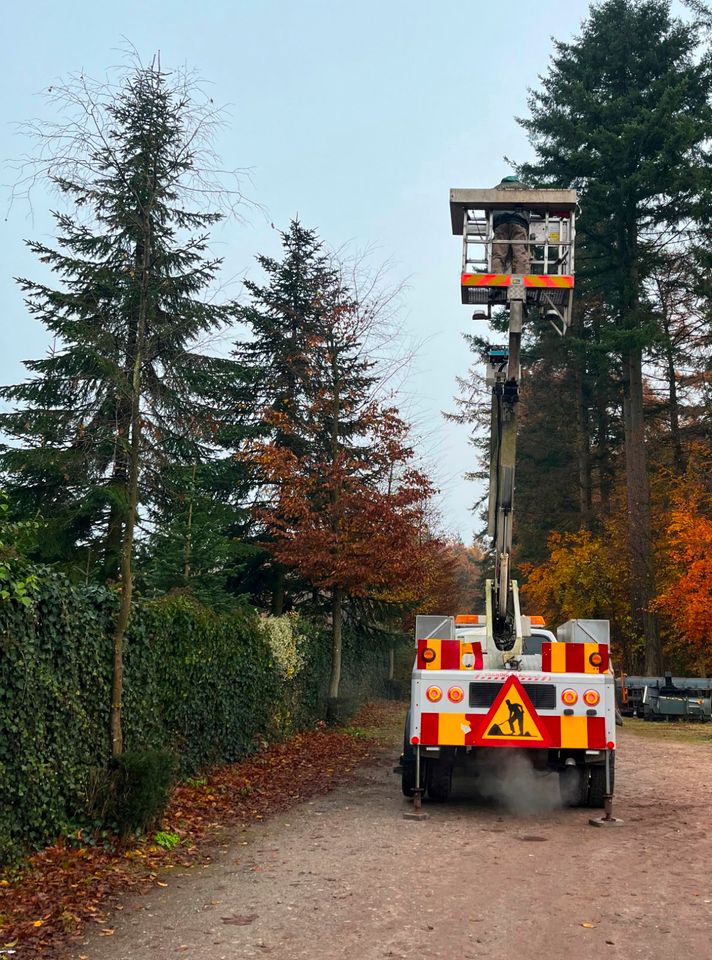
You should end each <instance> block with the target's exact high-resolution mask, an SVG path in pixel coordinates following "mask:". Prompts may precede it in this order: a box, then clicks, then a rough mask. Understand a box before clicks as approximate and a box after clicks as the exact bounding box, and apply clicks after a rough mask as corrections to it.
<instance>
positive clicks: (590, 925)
mask: <svg viewBox="0 0 712 960" xmlns="http://www.w3.org/2000/svg"><path fill="white" fill-rule="evenodd" d="M581 926H582V927H586V929H587V930H593V928H594V927H595V926H596V924H595V923H582V924H581Z"/></svg>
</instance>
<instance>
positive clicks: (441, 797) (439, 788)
mask: <svg viewBox="0 0 712 960" xmlns="http://www.w3.org/2000/svg"><path fill="white" fill-rule="evenodd" d="M451 789H452V761H451V760H450V759H449V758H440V759H439V760H428V796H429V797H430V799H431V800H434V801H435V802H436V803H445V801H446V800H447V799H448V798H449V797H450V790H451Z"/></svg>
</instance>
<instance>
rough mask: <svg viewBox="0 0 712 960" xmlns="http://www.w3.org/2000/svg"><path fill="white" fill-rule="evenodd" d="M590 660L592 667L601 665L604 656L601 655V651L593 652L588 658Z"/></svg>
mask: <svg viewBox="0 0 712 960" xmlns="http://www.w3.org/2000/svg"><path fill="white" fill-rule="evenodd" d="M588 662H589V663H590V664H591V666H592V667H600V666H601V664H602V663H603V657H602V656H601V654H600V653H592V654H591V656H590V657H589V658H588Z"/></svg>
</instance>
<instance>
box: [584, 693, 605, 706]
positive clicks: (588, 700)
mask: <svg viewBox="0 0 712 960" xmlns="http://www.w3.org/2000/svg"><path fill="white" fill-rule="evenodd" d="M600 699H601V695H600V693H598V691H597V690H587V691H586V693H584V695H583V702H584V703H585V704H586V705H587V706H589V707H595V706H596V704H597V703H598V702H599V701H600Z"/></svg>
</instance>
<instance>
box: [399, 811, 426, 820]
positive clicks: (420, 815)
mask: <svg viewBox="0 0 712 960" xmlns="http://www.w3.org/2000/svg"><path fill="white" fill-rule="evenodd" d="M403 819H404V820H429V819H430V814H429V813H426V812H425V810H407V811H406V812H405V813H404V814H403Z"/></svg>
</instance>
